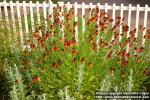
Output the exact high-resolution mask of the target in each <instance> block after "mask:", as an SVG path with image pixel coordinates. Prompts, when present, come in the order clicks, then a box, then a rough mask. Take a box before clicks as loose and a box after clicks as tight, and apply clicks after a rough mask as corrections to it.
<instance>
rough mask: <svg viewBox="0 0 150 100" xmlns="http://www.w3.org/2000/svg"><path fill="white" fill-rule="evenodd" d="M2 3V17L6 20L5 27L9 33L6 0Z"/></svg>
mask: <svg viewBox="0 0 150 100" xmlns="http://www.w3.org/2000/svg"><path fill="white" fill-rule="evenodd" d="M3 3H4V16H5V18H6V27H7V29H8V31H9V32H10V27H9V19H8V9H7V3H6V0H5V1H4V2H3Z"/></svg>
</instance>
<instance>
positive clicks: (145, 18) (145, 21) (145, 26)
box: [142, 5, 148, 47]
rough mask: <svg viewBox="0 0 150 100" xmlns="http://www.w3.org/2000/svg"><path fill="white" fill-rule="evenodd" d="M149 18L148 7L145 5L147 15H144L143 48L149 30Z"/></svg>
mask: <svg viewBox="0 0 150 100" xmlns="http://www.w3.org/2000/svg"><path fill="white" fill-rule="evenodd" d="M147 17H148V5H145V13H144V25H143V26H144V28H145V29H144V30H143V37H142V47H144V46H145V38H144V36H145V35H146V28H147Z"/></svg>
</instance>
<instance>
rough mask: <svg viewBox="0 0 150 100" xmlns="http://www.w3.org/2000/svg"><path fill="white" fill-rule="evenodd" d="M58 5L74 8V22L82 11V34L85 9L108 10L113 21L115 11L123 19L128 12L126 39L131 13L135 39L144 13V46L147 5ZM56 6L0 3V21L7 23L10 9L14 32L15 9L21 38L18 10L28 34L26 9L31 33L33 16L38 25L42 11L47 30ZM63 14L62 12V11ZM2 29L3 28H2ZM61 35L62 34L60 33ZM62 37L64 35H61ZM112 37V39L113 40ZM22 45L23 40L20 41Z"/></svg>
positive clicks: (48, 4)
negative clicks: (140, 18)
mask: <svg viewBox="0 0 150 100" xmlns="http://www.w3.org/2000/svg"><path fill="white" fill-rule="evenodd" d="M58 4H59V5H60V6H62V7H63V6H65V7H66V8H67V12H69V10H70V8H72V7H74V8H75V9H74V12H75V21H76V22H77V21H78V17H77V14H78V9H82V10H81V12H82V14H81V16H82V32H85V10H86V9H89V8H91V9H93V8H95V7H96V6H98V7H99V9H102V10H104V11H105V12H108V10H111V11H112V18H113V19H115V17H116V11H120V17H121V18H123V17H124V16H123V13H124V11H128V21H127V23H128V26H129V31H128V32H127V37H129V32H130V29H131V28H130V26H131V13H132V11H135V12H136V18H135V19H136V21H135V28H136V30H137V31H136V34H135V37H136V38H137V37H138V27H139V15H140V12H144V20H143V21H144V23H143V26H144V27H145V30H144V31H143V42H142V46H144V43H145V39H144V35H145V34H146V28H147V21H148V12H149V11H150V7H148V5H145V7H140V5H139V4H138V5H137V6H132V5H131V4H129V6H124V5H123V4H121V5H120V6H117V5H116V4H113V5H108V4H107V3H105V5H101V4H100V3H98V4H97V5H93V4H92V3H90V4H85V3H84V2H83V3H82V4H77V2H75V3H74V4H70V2H68V3H67V4H64V3H63V2H58ZM56 6H57V4H53V3H52V2H51V1H50V2H49V3H46V2H43V3H42V4H41V3H39V1H37V2H36V3H32V1H30V2H29V3H26V2H25V1H23V2H22V3H19V1H16V2H15V3H14V2H12V1H10V2H6V1H4V2H0V20H2V18H3V17H4V18H5V19H6V22H7V23H9V20H8V17H9V14H8V8H10V15H11V20H12V23H13V27H12V28H13V32H16V25H15V10H14V7H15V8H16V9H17V11H16V12H17V16H18V17H17V18H18V19H17V20H18V23H19V33H20V36H21V37H23V30H22V24H21V21H22V20H23V19H21V17H22V15H21V13H20V9H21V8H23V16H24V23H25V33H29V32H30V30H29V23H28V17H29V16H28V15H27V13H28V12H27V8H29V11H30V20H31V30H32V32H34V31H35V25H34V16H37V21H38V24H39V25H40V22H41V20H43V19H40V16H41V15H40V14H41V13H40V9H43V16H44V23H45V26H46V27H45V28H46V29H47V20H46V18H47V15H52V18H53V8H54V7H56ZM3 8H4V11H2V9H3ZM34 11H36V15H34ZM2 12H4V15H3V14H2ZM62 12H63V10H62ZM89 18H91V11H89ZM62 20H63V16H62ZM114 24H115V20H114V21H113V23H112V26H114ZM2 27H3V26H2ZM7 27H8V29H10V27H9V26H7ZM62 31H63V27H62ZM62 33H63V32H62ZM75 33H76V34H75V38H76V40H77V41H78V27H77V26H75ZM121 33H122V26H120V34H121ZM63 35H64V34H63ZM113 38H114V37H112V39H113ZM119 39H120V40H121V37H120V38H119ZM21 41H22V43H23V40H22V39H21Z"/></svg>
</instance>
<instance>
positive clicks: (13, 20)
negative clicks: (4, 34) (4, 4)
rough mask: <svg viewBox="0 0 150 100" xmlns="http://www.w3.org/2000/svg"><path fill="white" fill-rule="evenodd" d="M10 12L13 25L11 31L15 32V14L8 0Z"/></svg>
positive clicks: (11, 3)
mask: <svg viewBox="0 0 150 100" xmlns="http://www.w3.org/2000/svg"><path fill="white" fill-rule="evenodd" d="M10 10H11V11H10V12H11V20H12V25H13V33H15V34H16V24H15V14H14V7H13V2H12V1H10Z"/></svg>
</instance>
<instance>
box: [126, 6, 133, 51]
mask: <svg viewBox="0 0 150 100" xmlns="http://www.w3.org/2000/svg"><path fill="white" fill-rule="evenodd" d="M131 6H132V5H131V4H129V8H128V9H129V10H128V26H129V29H128V32H127V39H128V38H129V37H130V29H131V27H130V24H131V10H132V9H131ZM126 49H127V50H126V51H127V53H128V52H129V43H128V44H127V48H126Z"/></svg>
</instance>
